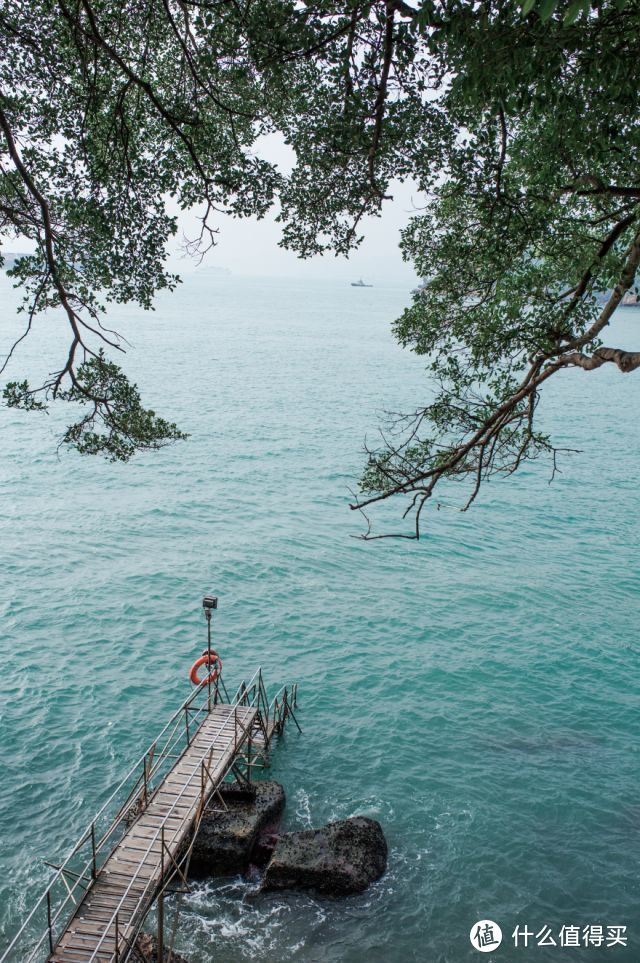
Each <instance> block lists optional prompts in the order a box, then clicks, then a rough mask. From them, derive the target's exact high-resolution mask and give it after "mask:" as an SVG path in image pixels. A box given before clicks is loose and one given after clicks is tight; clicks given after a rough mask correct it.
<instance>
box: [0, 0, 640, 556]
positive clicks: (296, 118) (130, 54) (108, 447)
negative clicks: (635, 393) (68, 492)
mask: <svg viewBox="0 0 640 963" xmlns="http://www.w3.org/2000/svg"><path fill="white" fill-rule="evenodd" d="M639 27H640V10H639V7H638V4H637V0H627V2H623V0H595V2H591V3H590V2H587V0H584V2H583V0H579V2H578V0H524V2H516V0H421V2H416V3H415V5H412V4H409V3H406V2H405V0H368V2H363V0H339V2H338V0H307V2H305V3H302V4H301V3H297V2H294V0H259V2H258V0H235V2H234V3H226V2H221V0H125V2H123V3H119V4H115V3H113V2H108V0H23V2H21V3H20V4H14V3H12V2H10V0H0V35H1V36H2V39H3V54H2V60H1V64H0V165H1V167H0V228H1V229H2V233H3V235H4V236H5V237H11V236H12V235H13V236H19V237H24V236H26V237H28V238H30V239H31V241H32V242H34V246H35V254H33V255H31V256H29V257H26V258H24V259H22V260H21V261H19V262H18V263H17V264H16V265H15V267H14V268H13V270H12V272H11V273H12V275H13V277H14V278H15V280H16V282H17V283H19V284H20V285H21V286H22V287H23V290H24V292H25V304H24V310H25V315H26V331H28V330H29V329H30V327H31V325H32V324H33V321H34V318H35V317H36V316H37V315H38V314H40V313H42V312H43V311H50V310H56V311H58V313H59V314H61V316H63V317H64V318H65V320H66V323H67V325H68V328H69V349H68V352H67V354H66V356H65V357H64V358H63V359H62V361H61V363H60V365H59V367H58V369H57V371H56V373H55V374H54V375H53V376H52V377H51V379H50V380H49V381H48V382H46V383H45V384H43V385H40V386H38V387H37V388H35V389H31V388H30V387H29V385H28V383H27V382H25V381H13V382H11V383H10V385H9V386H8V388H7V389H6V391H5V398H6V400H7V402H8V403H9V404H12V405H18V406H23V407H28V408H34V407H39V406H40V405H42V404H45V403H47V401H48V400H50V399H56V398H57V399H60V400H67V401H73V402H78V401H80V402H84V403H85V404H86V406H87V408H86V414H83V416H82V418H81V420H80V421H79V422H77V423H76V424H75V425H72V426H71V427H70V429H69V430H68V432H67V435H66V441H67V442H68V443H70V444H72V445H75V446H76V447H77V448H78V449H79V450H80V451H83V452H102V453H103V454H106V455H107V456H109V457H115V458H127V457H129V456H130V455H131V454H132V453H133V452H134V451H135V450H137V449H138V448H148V447H154V446H156V445H159V444H163V443H166V442H167V441H169V440H171V439H172V438H176V437H179V434H180V433H179V431H178V429H177V428H176V426H175V425H171V424H169V423H167V422H165V421H163V420H162V419H159V418H157V417H156V416H155V415H154V414H153V413H152V412H145V410H144V409H143V408H142V406H141V404H140V398H139V395H138V393H137V391H136V389H135V388H133V387H132V386H128V385H127V382H126V379H125V376H124V375H123V373H122V371H121V370H120V368H119V367H118V366H116V365H115V364H113V363H112V362H110V361H108V360H107V359H106V357H105V356H104V354H103V353H102V349H103V348H106V349H110V350H111V351H116V350H119V349H121V348H122V344H121V343H120V339H119V338H118V337H117V335H114V334H113V333H111V332H109V331H108V330H107V329H106V328H105V327H103V324H102V319H103V315H104V308H105V306H108V303H109V302H113V301H116V302H126V301H136V302H138V303H139V304H141V305H142V306H144V307H149V306H150V305H151V303H152V299H153V296H154V294H155V293H156V292H157V291H158V290H160V289H162V288H171V287H173V286H174V285H175V283H176V278H175V277H174V276H173V275H172V274H171V273H170V272H168V271H167V269H166V267H165V250H166V244H167V241H168V239H169V238H170V237H171V236H172V234H174V233H175V231H176V221H175V219H174V218H172V217H171V216H169V215H168V213H167V206H166V200H167V198H169V197H172V198H174V199H175V200H176V201H177V203H178V205H179V206H180V207H181V208H183V209H188V208H193V207H197V208H198V210H199V211H200V212H201V231H200V234H199V236H198V237H196V238H193V239H191V248H192V250H193V251H194V253H197V252H200V253H202V251H203V250H204V249H206V247H207V246H208V245H210V244H211V243H213V241H214V239H215V217H216V213H217V212H220V211H228V212H231V213H233V214H235V215H237V216H248V215H256V216H258V217H261V216H263V215H264V214H265V213H266V212H267V211H269V210H270V209H271V208H272V207H273V206H274V205H275V204H276V203H277V205H278V208H277V209H278V217H279V219H280V221H281V223H282V226H283V243H284V244H285V245H286V246H287V247H289V248H290V249H292V250H294V251H297V252H298V253H299V254H300V255H301V256H310V255H312V254H314V253H317V252H320V251H325V250H333V251H336V252H339V253H348V252H349V251H350V250H352V249H353V248H354V247H355V246H356V245H357V244H358V242H359V240H360V233H361V229H360V224H361V221H362V218H363V217H364V216H365V215H366V214H371V213H374V214H375V213H377V212H379V211H380V209H381V206H382V204H383V203H384V201H385V198H386V197H387V196H388V195H389V192H390V190H391V187H390V185H391V184H392V182H393V180H394V179H403V178H412V179H413V180H414V181H415V183H416V185H417V187H418V189H419V190H420V191H421V192H422V193H423V194H424V196H425V197H426V202H425V206H424V208H423V209H422V210H420V211H419V212H418V213H417V214H416V215H415V216H414V217H413V218H412V220H411V222H410V224H409V226H408V227H407V229H406V231H405V232H404V235H403V238H402V248H403V253H404V256H405V257H406V258H407V259H408V260H410V261H412V262H413V263H414V264H415V266H416V269H417V271H418V273H419V275H420V276H421V277H423V278H424V279H425V281H424V284H423V286H422V287H421V289H420V290H419V291H418V292H417V293H416V294H415V296H414V299H413V303H412V305H411V306H410V307H408V308H407V310H406V311H405V312H404V314H403V316H402V317H401V318H400V319H399V320H398V321H397V322H396V326H395V330H396V334H397V336H398V338H399V340H400V342H401V343H402V344H403V345H405V346H407V347H409V348H410V349H412V350H414V351H416V352H417V353H418V354H420V355H422V356H424V359H425V364H426V366H427V368H428V370H429V371H430V374H431V376H432V379H434V381H435V383H436V384H437V385H438V386H439V388H438V391H437V393H436V395H435V397H434V398H433V399H432V400H431V401H430V403H429V404H428V405H427V406H425V407H419V408H418V409H417V410H416V412H415V413H414V414H413V415H412V416H408V417H407V419H406V422H405V433H404V435H401V436H400V437H399V438H398V435H396V434H394V435H393V438H395V439H396V441H394V442H393V443H391V444H388V443H386V442H384V443H383V444H382V445H381V446H380V448H379V449H376V450H372V451H370V452H369V455H368V464H367V467H366V470H365V472H364V475H363V478H362V482H361V491H360V494H359V497H358V499H357V500H356V503H355V505H354V507H358V508H360V509H362V510H367V506H368V505H370V504H372V503H374V502H378V501H381V500H385V499H387V498H390V497H392V496H405V497H408V498H409V503H408V513H409V514H411V513H413V529H412V534H413V537H416V536H417V535H419V532H420V516H421V512H422V510H423V507H424V506H425V505H426V504H427V502H428V500H429V499H430V498H431V496H432V493H433V491H434V489H435V488H436V486H438V485H440V484H441V483H443V482H446V481H447V480H449V481H454V482H460V483H462V484H463V485H466V489H465V491H466V494H465V495H464V496H463V499H462V502H461V505H462V507H468V505H470V504H471V503H472V502H473V500H474V498H475V496H476V494H477V492H478V490H479V488H480V486H481V484H482V482H483V481H484V480H485V479H486V478H488V477H489V476H491V475H492V474H494V473H497V472H498V473H510V472H513V471H515V470H516V469H517V468H518V466H519V465H520V464H521V463H522V461H523V460H525V459H529V458H532V457H535V456H536V455H538V454H540V453H544V452H547V453H550V454H551V457H552V458H554V459H555V455H556V451H555V449H554V447H553V443H552V441H551V440H550V439H549V438H548V437H547V436H546V435H545V434H544V433H543V432H541V431H540V430H539V429H538V427H537V420H536V406H537V403H538V399H539V394H540V390H541V388H542V386H543V385H544V383H545V382H546V381H547V380H548V379H549V378H550V377H552V376H555V375H560V374H561V372H562V371H563V370H566V369H567V368H569V367H576V366H578V367H580V368H582V369H584V370H586V371H590V370H593V369H594V368H596V367H598V366H600V365H602V364H606V363H610V364H615V365H617V367H618V368H619V369H620V371H622V372H628V371H632V370H635V368H637V367H638V366H640V354H639V353H635V352H626V351H621V350H619V349H617V348H616V347H613V346H610V345H609V344H606V343H605V332H607V331H608V330H610V329H611V325H612V318H613V315H614V311H615V308H616V307H617V305H618V304H619V303H620V301H621V300H622V298H623V297H624V296H625V294H626V292H628V291H629V290H631V289H632V288H633V286H634V284H635V278H636V271H637V267H638V263H639V262H640V174H639V170H640V168H639V165H638V160H639V158H638V150H639V147H640V144H639V137H640V130H639V127H638V84H637V82H636V80H635V77H634V74H635V69H636V64H637V62H638V54H639V53H640V50H639V48H640V30H639ZM273 132H280V133H281V134H282V135H283V136H284V138H285V140H286V142H287V143H288V144H289V145H290V146H291V148H292V149H293V153H294V156H295V163H294V166H293V170H292V171H291V172H286V173H285V172H283V171H281V170H279V169H277V168H276V167H275V166H274V165H273V164H272V163H269V162H268V161H266V160H265V159H264V158H263V157H261V155H260V149H259V148H260V141H261V138H262V137H263V136H264V135H265V134H269V133H273ZM604 292H607V293H606V296H605V298H604V300H603V298H602V295H603V293H604ZM87 419H88V420H87Z"/></svg>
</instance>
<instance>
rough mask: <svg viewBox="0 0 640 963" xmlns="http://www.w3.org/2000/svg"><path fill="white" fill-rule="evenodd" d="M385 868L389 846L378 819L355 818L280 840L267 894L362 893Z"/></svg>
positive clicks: (269, 870)
mask: <svg viewBox="0 0 640 963" xmlns="http://www.w3.org/2000/svg"><path fill="white" fill-rule="evenodd" d="M386 868H387V841H386V839H385V838H384V833H383V832H382V826H381V825H380V823H379V822H377V821H376V820H375V819H368V818H367V817H366V816H355V817H353V818H352V819H342V820H339V821H338V822H334V823H329V824H328V825H327V826H323V828H322V829H309V830H305V831H304V832H300V833H285V834H283V835H282V836H280V837H279V839H278V841H277V843H276V846H275V849H274V851H273V856H272V858H271V862H270V863H269V865H268V866H267V871H266V874H265V878H264V885H263V888H264V889H267V890H279V889H313V890H316V892H318V893H322V894H324V895H326V896H348V895H349V894H350V893H361V892H362V891H363V890H365V889H366V888H367V886H369V884H370V883H372V882H374V880H376V879H379V878H380V877H381V876H382V874H383V873H384V871H385V869H386Z"/></svg>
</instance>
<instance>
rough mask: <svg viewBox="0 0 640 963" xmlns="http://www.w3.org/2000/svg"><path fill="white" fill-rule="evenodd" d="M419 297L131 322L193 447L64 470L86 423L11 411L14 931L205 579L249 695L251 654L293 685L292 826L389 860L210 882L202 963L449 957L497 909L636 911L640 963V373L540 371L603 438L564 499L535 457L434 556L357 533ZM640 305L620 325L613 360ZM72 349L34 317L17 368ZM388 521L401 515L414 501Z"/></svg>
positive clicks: (5, 874)
mask: <svg viewBox="0 0 640 963" xmlns="http://www.w3.org/2000/svg"><path fill="white" fill-rule="evenodd" d="M2 293H3V297H4V303H5V304H6V305H8V307H7V311H6V313H7V316H8V319H9V321H10V322H11V323H10V324H9V325H8V326H9V327H11V324H13V323H14V322H13V321H12V320H11V313H12V310H13V306H15V297H14V295H13V294H12V292H11V291H10V288H9V287H8V285H7V283H6V280H5V281H3V282H2ZM407 296H408V295H407V292H406V291H403V290H401V289H398V288H391V287H389V288H385V287H384V286H379V287H376V288H373V289H367V290H364V291H359V290H357V289H352V288H350V287H349V286H344V287H342V286H337V285H331V284H318V283H314V282H310V283H308V284H302V283H300V282H291V283H283V282H275V281H264V280H250V279H244V278H211V277H209V278H208V279H206V280H198V279H197V278H196V279H191V280H189V281H188V282H187V283H186V284H185V285H184V286H183V288H182V289H181V290H180V291H178V292H177V293H176V294H175V295H174V296H172V297H167V298H163V299H161V300H160V301H159V303H158V310H157V312H156V314H155V315H154V316H152V317H149V316H145V315H142V314H140V313H136V312H135V311H134V310H131V309H119V311H118V312H117V313H116V315H115V316H114V318H113V319H112V320H113V321H114V323H115V324H116V326H117V327H118V328H119V329H120V330H122V333H123V334H125V335H126V336H127V338H128V339H129V340H130V341H132V342H133V344H134V351H133V352H132V353H130V355H129V357H128V361H127V368H128V370H129V371H130V372H131V373H132V375H133V376H134V377H135V378H136V380H137V381H138V382H139V384H140V386H141V388H142V390H143V394H144V397H145V399H146V401H147V403H148V404H149V405H151V406H153V407H154V408H155V409H156V410H157V411H159V412H162V413H163V414H167V415H170V416H171V417H172V418H175V419H176V420H177V421H178V423H179V424H180V426H181V427H182V428H183V429H184V430H186V431H189V432H190V433H191V438H190V440H189V441H188V442H187V443H184V444H181V445H178V446H175V447H174V448H171V449H168V450H166V451H163V452H162V453H159V454H148V455H144V456H140V457H139V458H137V459H136V461H135V462H133V463H132V464H130V465H125V466H123V465H110V464H108V463H106V462H101V461H95V460H91V459H81V458H79V457H78V456H75V455H73V454H69V453H64V452H63V453H61V454H60V456H57V454H56V450H55V444H56V438H57V436H58V435H59V433H60V430H61V427H62V425H63V424H64V418H65V417H66V412H62V413H58V412H54V413H52V414H51V416H49V417H38V416H37V415H24V414H22V413H19V412H12V411H8V410H6V409H0V422H1V426H2V436H3V440H4V449H3V455H4V457H3V459H2V462H1V463H0V493H1V494H2V496H3V497H2V501H1V502H0V551H1V553H2V572H3V579H2V587H1V589H0V613H1V615H2V628H3V633H2V635H3V638H2V643H1V649H0V651H1V654H2V660H3V672H2V673H1V674H0V767H1V768H0V771H1V772H2V793H0V838H1V840H2V848H1V856H0V859H1V862H0V942H4V941H5V940H6V939H7V937H8V935H9V934H10V933H11V932H13V930H14V929H15V927H16V926H17V924H18V921H19V919H20V917H21V915H22V914H23V913H24V910H25V908H26V907H27V906H28V905H29V903H30V901H31V900H32V899H33V898H34V896H35V895H36V894H37V893H38V892H39V890H40V888H41V887H42V886H43V884H44V883H45V881H46V880H47V878H48V875H49V871H48V870H47V868H46V867H45V866H44V864H43V862H42V857H45V858H51V859H54V860H55V859H56V858H59V856H60V855H61V854H62V853H64V852H65V850H66V849H68V847H69V846H70V844H71V843H72V842H73V841H74V839H75V837H76V836H77V834H78V833H79V832H80V830H81V829H82V828H84V826H85V824H86V823H87V821H88V819H89V818H90V816H91V815H92V813H93V812H94V810H95V809H97V808H98V805H99V803H100V801H101V800H103V799H104V798H105V797H106V795H107V794H108V791H109V787H110V786H112V785H113V784H114V783H115V782H116V781H117V780H118V778H119V776H120V775H121V774H122V773H123V772H124V771H126V769H127V768H128V766H129V764H130V763H131V762H132V761H133V760H134V759H135V758H136V757H137V755H138V754H139V752H140V751H141V750H142V749H143V748H144V746H145V745H146V744H147V742H148V741H149V739H150V738H151V737H152V736H153V735H154V734H155V732H156V731H157V730H159V729H160V728H161V727H162V725H163V724H164V721H165V719H166V717H167V716H168V714H169V713H170V712H171V711H172V710H173V708H174V707H175V706H177V705H178V704H179V703H180V701H181V700H182V698H183V697H184V695H185V692H186V691H187V685H188V684H187V671H188V667H189V665H190V663H191V661H192V658H193V655H194V653H199V652H200V651H201V647H202V639H203V628H204V626H203V622H202V620H201V616H200V611H199V600H200V598H201V596H202V595H203V594H204V593H205V592H207V591H211V590H213V591H215V592H216V593H217V594H218V595H219V596H220V609H219V612H218V614H217V620H216V628H215V637H216V642H217V643H218V644H219V646H220V648H221V650H222V654H223V658H224V664H225V674H226V676H227V678H228V679H229V681H230V682H236V681H238V680H239V679H240V678H241V677H242V676H244V675H247V674H250V673H251V672H252V671H253V669H254V668H255V667H256V666H257V665H258V664H260V663H261V664H262V665H263V667H264V669H265V672H266V675H267V678H268V679H269V680H271V682H272V685H274V686H275V685H278V684H279V683H280V682H283V681H287V680H297V681H299V683H300V702H301V709H300V721H301V724H302V726H303V729H304V734H303V735H302V736H299V735H298V734H297V732H295V731H293V730H292V731H289V732H287V734H286V736H285V738H284V740H283V741H282V743H281V745H280V746H279V748H278V749H277V751H276V753H275V756H274V765H273V770H272V775H273V776H274V778H277V779H280V780H281V781H282V782H283V784H284V785H285V788H286V790H287V795H288V800H289V802H288V809H287V812H286V816H285V825H286V826H287V828H290V829H300V828H306V827H308V826H311V825H317V824H320V823H322V822H324V821H326V820H328V819H334V818H342V817H345V816H349V815H353V814H355V813H367V814H369V815H372V816H374V817H375V818H378V819H380V821H381V822H382V823H383V825H384V828H385V831H386V834H387V837H388V840H389V845H390V858H389V871H388V873H387V875H386V876H385V877H384V878H383V879H382V880H381V881H380V882H379V883H377V884H376V885H375V886H373V887H372V888H371V890H369V891H368V892H367V893H365V894H362V896H357V897H354V898H353V899H350V900H346V901H336V902H333V901H328V900H321V899H316V898H315V897H312V896H306V895H301V894H291V895H283V894H278V895H260V894H258V893H256V892H255V888H252V887H251V886H248V885H247V884H246V883H244V882H242V881H240V880H231V881H220V882H215V883H211V884H208V885H205V886H200V885H199V886H197V887H196V889H195V891H194V892H193V893H192V894H191V895H189V896H188V897H187V898H186V899H185V907H184V911H183V912H184V914H185V925H184V926H183V927H182V929H181V944H180V946H181V948H182V950H183V951H184V952H185V953H186V955H188V956H189V957H190V959H191V960H193V963H200V961H202V963H204V961H205V960H209V959H211V958H221V959H224V960H225V963H234V961H245V960H249V959H254V960H255V959H259V960H261V961H265V963H275V961H281V960H282V959H283V958H285V959H286V958H291V959H293V960H300V961H304V963H314V961H318V963H320V961H322V963H334V961H335V963H338V961H339V963H362V961H363V960H366V961H367V963H407V961H421V963H424V961H429V963H445V961H446V963H451V961H455V963H458V961H463V960H471V959H473V958H474V955H475V954H474V951H473V949H472V948H471V946H470V944H469V938H468V934H469V930H470V928H471V926H472V924H473V923H474V922H475V921H476V920H478V919H485V918H493V919H495V920H497V921H498V922H499V923H500V925H501V926H502V928H503V931H504V932H505V934H507V935H509V934H510V933H511V931H512V929H513V927H514V926H515V924H516V923H521V924H523V923H527V924H529V926H530V927H531V928H533V927H537V928H538V929H539V928H540V927H541V926H542V925H543V924H545V923H546V924H548V925H550V926H552V927H554V928H555V929H559V928H560V927H561V926H562V924H563V923H566V924H572V923H575V924H578V925H585V924H589V923H594V924H597V923H603V924H606V923H611V924H626V925H627V926H628V927H629V935H630V947H629V949H628V950H625V949H622V948H620V947H617V948H615V949H612V950H611V951H607V952H610V954H611V957H612V958H613V956H614V954H615V959H616V960H618V961H623V963H626V961H630V960H635V959H637V955H638V952H639V951H640V924H638V923H637V905H638V897H639V895H640V893H639V889H640V887H639V885H638V866H639V865H640V815H639V812H638V806H637V803H636V802H635V800H636V795H637V781H638V780H637V777H638V759H639V753H638V746H639V745H640V738H639V737H640V719H639V717H638V695H639V690H640V661H639V659H638V648H639V646H638V635H637V625H638V615H639V611H638V595H637V585H638V574H639V570H640V561H639V553H638V513H637V473H638V468H639V467H640V448H639V445H638V442H639V440H640V422H639V421H638V418H637V411H638V401H639V399H640V379H638V378H637V377H636V376H634V375H630V376H622V375H621V374H620V373H619V372H617V371H615V370H609V369H607V368H606V367H603V368H602V369H600V370H599V371H596V372H593V373H590V374H586V373H585V372H572V373H569V372H567V373H566V375H564V376H563V377H561V378H560V379H559V380H558V381H557V382H556V384H549V386H548V388H547V390H546V392H545V398H544V402H543V407H542V412H541V413H542V417H543V420H544V423H545V425H546V427H548V428H549V429H550V430H551V431H552V432H553V433H554V435H555V438H556V440H557V443H558V444H562V445H566V446H567V447H571V448H579V449H582V450H583V454H581V455H577V456H574V457H573V458H572V459H570V460H569V461H565V462H563V463H562V464H561V467H562V468H563V469H564V472H563V474H562V475H560V476H558V477H557V478H556V480H555V481H554V483H553V485H551V486H549V485H548V484H547V481H548V477H549V466H548V465H543V464H534V465H528V466H525V468H524V469H523V470H522V471H521V472H520V473H519V474H518V476H516V477H514V478H512V479H511V480H510V481H509V482H507V483H505V482H494V483H492V484H491V485H489V486H488V487H487V489H486V490H485V491H484V493H483V494H482V496H481V498H480V499H479V501H478V504H477V506H476V507H475V508H474V509H473V511H471V512H469V513H468V514H466V515H460V514H459V513H456V512H455V511H453V510H446V511H445V510H443V511H440V512H433V513H432V514H431V515H430V516H428V517H427V529H428V537H427V538H425V540H424V542H421V543H420V544H419V545H412V544H407V543H406V542H393V541H384V542H377V543H371V544H364V543H362V542H359V541H356V540H354V539H351V538H349V535H351V534H357V533H358V532H359V531H361V530H362V527H361V521H362V520H361V519H360V518H358V517H356V516H355V515H354V514H351V513H349V511H348V508H347V503H348V500H349V492H348V488H349V486H353V484H354V481H355V479H356V477H357V472H358V470H359V468H360V467H361V464H362V455H361V454H359V452H360V451H361V447H362V441H363V438H364V435H365V433H366V432H368V433H369V437H370V438H373V437H374V433H375V428H376V424H377V420H378V413H379V412H380V411H381V410H383V409H389V410H395V411H398V410H403V409H409V408H412V407H415V405H416V404H417V403H419V402H420V401H421V400H422V399H426V398H428V386H427V385H426V384H425V381H424V375H423V372H422V366H421V363H420V360H419V359H417V358H415V357H412V356H411V355H410V354H407V353H406V352H403V351H401V350H400V349H399V348H398V346H397V345H396V344H395V343H394V341H393V338H392V335H391V333H390V330H389V322H390V321H391V319H393V318H394V317H395V316H396V315H397V314H398V313H399V311H400V310H401V308H402V306H403V305H404V304H405V303H406V300H407ZM638 319H639V312H637V311H635V310H629V311H627V312H625V314H624V316H623V318H622V332H621V333H620V332H618V336H617V340H616V343H617V344H619V345H620V346H621V347H626V346H633V347H637V340H638V339H637V329H638ZM16 324H17V322H16ZM57 330H58V329H57V327H56V325H55V323H54V322H53V321H51V320H50V319H49V320H40V321H39V323H38V325H37V327H36V331H35V337H34V339H33V341H31V342H27V343H25V355H24V357H25V364H26V366H27V369H28V370H34V369H40V370H49V369H50V368H51V367H52V366H53V361H52V350H53V349H54V347H55V345H56V344H57V343H59V346H60V350H61V351H62V350H63V344H62V342H61V340H60V338H59V336H58V334H57ZM4 336H5V337H7V338H9V337H10V332H8V333H6V334H5V335H4ZM10 375H11V376H12V377H17V376H18V375H21V371H20V369H14V370H13V371H12V372H10ZM454 494H455V492H453V493H452V492H449V493H447V495H446V497H443V501H445V502H446V503H447V504H453V503H454V501H455V499H454ZM383 516H384V517H386V520H387V526H388V527H393V528H396V527H397V507H396V508H395V509H394V508H393V507H389V508H388V509H386V510H385V512H383ZM501 952H502V953H503V958H505V959H506V958H507V957H508V952H507V953H504V951H501ZM529 952H531V953H533V954H534V955H535V958H536V959H537V960H540V961H543V963H544V961H546V960H552V959H556V958H557V956H558V953H559V952H561V951H554V950H553V949H550V950H549V949H545V948H535V949H533V950H530V951H529ZM564 952H566V953H569V952H571V954H572V957H573V958H574V959H578V960H586V961H589V960H594V959H595V958H596V955H594V953H595V954H597V951H594V950H592V949H591V950H581V949H577V950H566V951H564ZM607 959H608V957H607Z"/></svg>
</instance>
